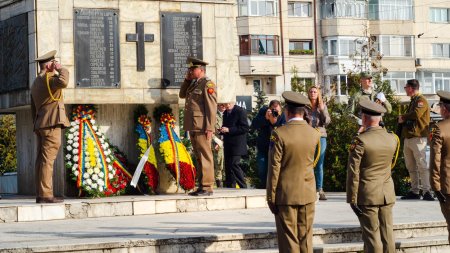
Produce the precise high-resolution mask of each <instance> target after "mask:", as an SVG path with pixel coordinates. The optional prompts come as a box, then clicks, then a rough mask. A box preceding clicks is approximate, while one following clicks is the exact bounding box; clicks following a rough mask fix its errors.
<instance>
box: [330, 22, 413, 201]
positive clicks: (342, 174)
mask: <svg viewBox="0 0 450 253" xmlns="http://www.w3.org/2000/svg"><path fill="white" fill-rule="evenodd" d="M375 42H376V37H373V36H370V35H369V34H367V29H366V31H365V39H358V40H356V41H355V44H356V45H359V46H357V49H358V48H359V50H356V52H355V54H354V55H352V56H351V58H352V59H353V61H354V68H353V69H351V70H348V71H347V87H346V88H347V91H348V96H349V100H350V103H351V99H352V98H353V97H354V95H355V94H356V93H357V92H358V91H359V90H360V82H359V79H360V73H361V72H369V73H372V76H373V79H372V81H373V83H374V84H375V91H376V92H377V93H378V92H383V93H384V94H385V96H386V98H387V100H388V101H389V102H390V103H391V105H392V112H391V113H390V114H386V115H385V116H384V117H383V121H384V123H385V127H386V129H387V130H388V131H392V132H394V133H395V131H396V128H397V118H398V115H399V114H400V111H401V108H400V106H401V105H400V102H399V100H398V99H397V98H396V97H395V92H394V91H393V90H392V88H391V86H390V84H389V81H382V75H384V74H385V73H386V72H387V71H388V69H387V68H385V67H383V66H382V64H381V60H382V58H383V56H382V55H381V54H380V53H379V52H378V51H377V49H376V47H375ZM328 109H329V111H330V117H331V124H330V126H329V127H328V128H327V134H328V140H327V141H328V145H327V151H326V152H327V154H326V156H325V165H326V166H327V168H328V169H327V170H325V175H324V181H325V182H329V183H326V184H325V190H327V191H345V182H346V174H347V171H346V165H347V158H348V150H349V146H350V143H351V140H352V139H353V136H354V135H355V134H356V132H357V128H358V125H357V124H356V120H355V118H354V117H353V116H352V114H353V112H351V111H350V107H349V106H347V105H345V104H342V103H340V102H339V101H337V100H335V99H334V98H331V100H330V101H329V102H328ZM401 150H402V147H400V150H399V158H398V160H397V164H396V166H395V168H394V169H393V172H392V177H393V180H394V184H395V188H396V193H397V194H399V195H402V194H404V193H406V192H407V190H408V182H409V179H408V171H407V170H406V167H405V163H404V159H403V154H402V152H401Z"/></svg>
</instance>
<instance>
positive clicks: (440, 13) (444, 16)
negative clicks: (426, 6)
mask: <svg viewBox="0 0 450 253" xmlns="http://www.w3.org/2000/svg"><path fill="white" fill-rule="evenodd" d="M449 11H450V9H447V8H430V22H435V23H449V18H448V17H449Z"/></svg>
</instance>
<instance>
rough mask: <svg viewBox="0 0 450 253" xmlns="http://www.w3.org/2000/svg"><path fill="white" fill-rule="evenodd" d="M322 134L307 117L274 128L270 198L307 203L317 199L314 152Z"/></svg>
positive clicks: (270, 166) (271, 199)
mask: <svg viewBox="0 0 450 253" xmlns="http://www.w3.org/2000/svg"><path fill="white" fill-rule="evenodd" d="M320 137H321V134H320V133H319V132H318V131H317V130H315V129H314V128H312V127H311V126H310V125H308V123H307V122H306V121H304V120H293V121H290V122H288V123H287V124H286V125H284V126H281V127H278V128H277V129H275V130H273V132H272V136H271V137H270V138H271V144H270V148H269V168H268V176H267V201H268V202H270V203H274V204H276V205H305V204H309V203H312V202H315V201H316V181H315V177H314V169H313V168H314V154H315V152H316V147H317V144H318V143H319V141H320Z"/></svg>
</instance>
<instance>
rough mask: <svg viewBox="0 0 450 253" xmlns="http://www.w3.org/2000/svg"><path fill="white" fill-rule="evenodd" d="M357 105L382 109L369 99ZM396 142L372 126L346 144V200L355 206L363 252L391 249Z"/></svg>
mask: <svg viewBox="0 0 450 253" xmlns="http://www.w3.org/2000/svg"><path fill="white" fill-rule="evenodd" d="M360 106H361V108H362V112H363V113H365V114H369V115H374V116H378V115H379V116H381V113H384V112H385V111H386V110H385V109H384V108H383V107H382V106H381V105H379V104H376V103H375V102H371V101H361V102H360ZM371 113H372V114H371ZM397 145H398V141H397V137H396V136H395V135H394V134H391V133H388V132H387V131H386V130H385V129H384V128H382V127H380V126H374V127H369V128H367V129H366V131H364V132H363V133H361V134H360V135H359V136H357V137H355V138H354V139H353V141H352V144H351V147H350V152H349V157H348V164H347V203H350V204H351V205H352V208H353V207H357V209H358V208H359V210H358V211H360V213H359V214H358V213H357V215H358V219H359V222H360V224H361V228H362V237H363V241H364V252H366V253H370V252H395V241H394V234H393V220H392V207H393V205H394V203H395V191H394V183H393V180H392V177H391V163H392V158H393V156H394V153H395V151H396V148H397ZM355 212H356V211H355Z"/></svg>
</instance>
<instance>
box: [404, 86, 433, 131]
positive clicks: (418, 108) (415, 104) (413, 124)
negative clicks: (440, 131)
mask: <svg viewBox="0 0 450 253" xmlns="http://www.w3.org/2000/svg"><path fill="white" fill-rule="evenodd" d="M402 116H403V119H404V120H405V122H404V123H403V129H402V136H403V137H404V138H407V139H409V138H413V137H428V134H429V131H428V125H429V124H430V109H429V106H428V101H427V99H426V98H425V97H424V96H423V95H422V94H417V95H415V96H413V97H411V101H410V103H409V106H408V111H407V112H406V113H405V114H403V115H402Z"/></svg>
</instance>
